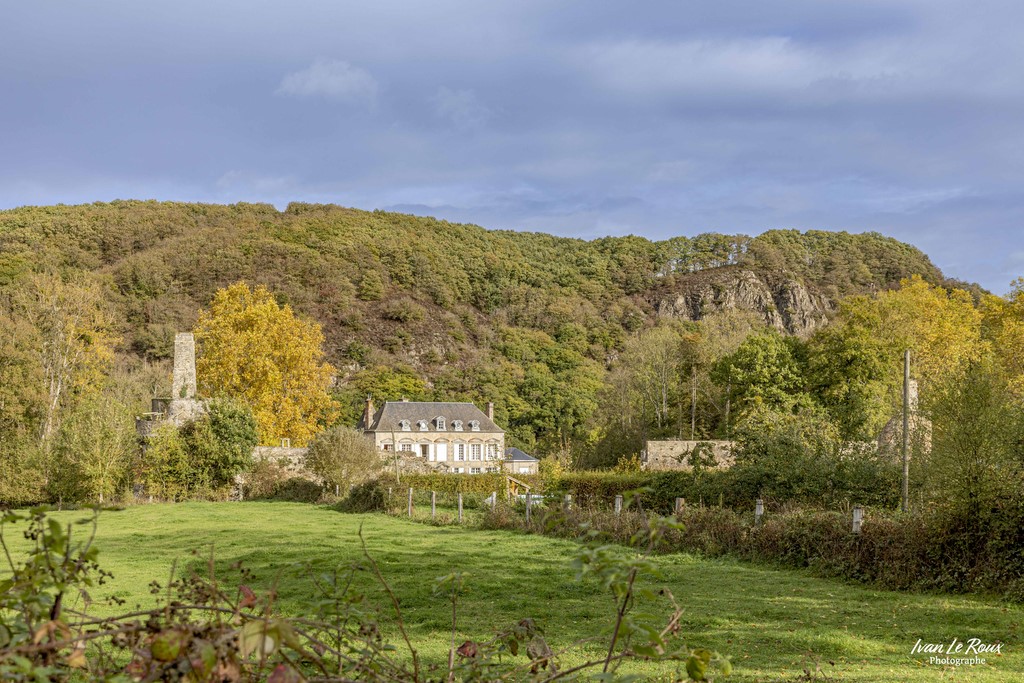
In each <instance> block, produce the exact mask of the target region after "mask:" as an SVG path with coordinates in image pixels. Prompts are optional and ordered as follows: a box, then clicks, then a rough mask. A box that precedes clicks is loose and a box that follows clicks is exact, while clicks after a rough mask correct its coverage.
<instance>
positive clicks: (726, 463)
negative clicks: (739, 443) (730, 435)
mask: <svg viewBox="0 0 1024 683" xmlns="http://www.w3.org/2000/svg"><path fill="white" fill-rule="evenodd" d="M732 446H733V442H732V441H711V440H705V441H648V442H647V443H646V444H645V445H644V451H643V453H642V454H641V460H642V461H643V467H644V469H645V470H684V471H688V470H691V469H693V458H694V457H695V451H696V456H698V457H702V458H703V461H704V462H705V466H706V467H710V468H725V467H731V466H732V464H733V462H734V458H733V454H732Z"/></svg>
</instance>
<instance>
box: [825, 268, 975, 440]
mask: <svg viewBox="0 0 1024 683" xmlns="http://www.w3.org/2000/svg"><path fill="white" fill-rule="evenodd" d="M981 328H982V315H981V312H980V311H979V310H978V309H977V308H976V307H975V306H974V302H973V300H972V299H971V295H970V294H969V293H968V292H965V291H963V290H959V289H953V290H947V289H944V288H942V287H938V286H935V285H930V284H928V283H927V282H925V281H924V280H922V279H921V278H920V277H918V276H914V277H912V278H910V279H908V280H904V281H903V282H902V283H901V287H900V289H897V290H892V291H885V292H881V293H879V294H877V295H874V296H854V297H849V298H847V299H845V300H844V301H843V302H842V303H841V305H840V310H839V315H838V317H837V320H836V322H835V323H833V324H832V325H830V326H828V327H826V328H825V329H823V330H821V331H819V332H818V333H817V334H815V335H814V337H813V338H812V339H811V340H810V346H809V352H810V353H809V374H810V384H811V385H812V389H813V390H814V391H815V393H817V394H818V396H819V398H820V400H821V401H822V402H823V404H824V405H825V407H826V408H827V409H828V410H829V411H830V412H831V413H832V414H833V418H834V419H835V420H836V422H837V423H839V424H840V425H841V429H842V432H843V435H844V437H845V438H854V439H863V438H869V437H870V436H871V435H872V434H877V431H878V430H879V429H880V428H881V426H882V425H883V424H884V423H885V421H886V420H887V419H888V418H889V417H890V416H892V415H893V413H894V411H895V410H898V406H899V401H900V396H901V388H902V382H903V371H902V363H903V351H904V350H905V349H910V350H911V357H912V360H911V373H912V374H913V376H914V378H916V379H917V380H919V381H920V382H921V390H922V397H925V396H927V395H929V394H930V393H932V391H933V389H934V388H936V387H939V386H942V385H945V384H947V383H948V382H949V381H950V380H951V378H953V377H956V376H957V375H959V374H960V373H962V372H963V371H964V369H965V368H966V367H967V366H969V365H970V364H971V363H973V362H976V361H978V360H979V359H981V358H982V357H983V356H984V355H985V352H986V349H987V348H988V346H987V343H986V342H985V340H984V339H983V338H982V334H981Z"/></svg>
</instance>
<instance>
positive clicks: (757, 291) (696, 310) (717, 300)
mask: <svg viewBox="0 0 1024 683" xmlns="http://www.w3.org/2000/svg"><path fill="white" fill-rule="evenodd" d="M675 290H676V291H675V292H674V293H673V294H670V295H663V296H662V297H661V298H660V299H659V300H657V301H656V302H654V303H655V308H656V310H657V312H658V315H659V316H666V317H672V318H681V319H683V320H700V319H701V318H703V317H705V316H707V315H710V314H712V313H717V312H720V311H726V310H732V309H746V310H749V311H753V312H755V313H757V314H758V315H760V316H761V317H762V318H763V319H764V321H765V323H767V324H768V325H770V326H772V327H774V328H775V329H777V330H779V331H780V332H789V333H791V334H800V335H803V334H809V333H810V332H813V331H814V330H815V329H817V328H818V327H821V326H822V325H824V324H825V323H826V322H827V321H828V314H829V312H830V311H831V310H832V305H831V303H830V302H829V301H828V299H826V298H825V297H824V296H821V295H817V294H812V293H811V292H810V291H809V290H808V289H807V287H805V286H804V285H803V284H801V283H800V282H797V281H796V280H792V279H787V280H781V281H780V282H779V283H778V284H776V285H769V283H767V282H766V281H765V280H763V279H762V278H760V277H758V276H757V275H756V274H755V273H753V272H752V271H749V270H729V271H726V272H718V273H715V274H714V275H711V274H708V273H699V274H695V275H694V276H692V277H687V278H683V279H682V280H681V281H680V283H679V285H677V287H675Z"/></svg>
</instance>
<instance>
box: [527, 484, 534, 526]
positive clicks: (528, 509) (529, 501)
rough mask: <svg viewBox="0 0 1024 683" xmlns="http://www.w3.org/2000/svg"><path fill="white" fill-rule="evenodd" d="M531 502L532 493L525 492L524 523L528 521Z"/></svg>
mask: <svg viewBox="0 0 1024 683" xmlns="http://www.w3.org/2000/svg"><path fill="white" fill-rule="evenodd" d="M532 504H533V494H532V493H530V492H529V491H527V492H526V523H527V524H529V523H530V506H531V505H532Z"/></svg>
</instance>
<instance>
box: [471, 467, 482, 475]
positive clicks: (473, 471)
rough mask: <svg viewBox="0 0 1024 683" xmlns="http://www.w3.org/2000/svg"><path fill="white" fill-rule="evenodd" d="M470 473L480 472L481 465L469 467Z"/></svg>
mask: <svg viewBox="0 0 1024 683" xmlns="http://www.w3.org/2000/svg"><path fill="white" fill-rule="evenodd" d="M469 473H470V474H480V468H479V467H470V468H469Z"/></svg>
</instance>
